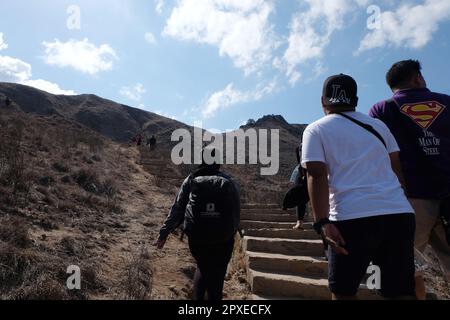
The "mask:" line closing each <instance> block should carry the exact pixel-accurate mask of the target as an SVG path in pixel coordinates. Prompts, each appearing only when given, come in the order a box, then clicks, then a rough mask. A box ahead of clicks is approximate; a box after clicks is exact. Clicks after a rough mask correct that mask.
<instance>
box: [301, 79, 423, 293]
mask: <svg viewBox="0 0 450 320" xmlns="http://www.w3.org/2000/svg"><path fill="white" fill-rule="evenodd" d="M357 105H358V97H357V84H356V82H355V80H354V79H353V78H351V77H350V76H347V75H343V74H340V75H336V76H333V77H330V78H328V79H327V80H326V81H325V84H324V89H323V96H322V106H323V109H324V112H325V114H326V116H325V117H324V118H322V119H320V120H318V121H316V122H314V123H313V124H311V125H309V126H308V127H307V128H306V130H305V132H304V135H303V151H302V166H303V167H304V168H306V169H307V171H308V187H309V194H310V198H311V205H312V208H313V214H314V219H315V221H316V223H315V224H314V227H315V229H316V231H317V232H318V233H319V234H321V235H322V237H323V238H324V239H325V241H327V242H328V244H329V249H328V259H329V287H330V290H331V292H332V294H333V299H352V298H355V297H356V293H357V291H358V288H359V285H360V283H361V281H362V279H363V277H364V275H365V273H366V270H367V268H368V266H369V265H370V263H371V262H372V263H373V264H375V265H377V266H378V267H379V268H380V270H381V288H380V292H381V294H382V295H383V296H385V297H387V298H397V297H405V296H407V297H414V233H415V216H414V210H413V209H412V207H411V206H410V204H409V202H408V200H407V199H406V196H405V193H404V191H403V188H402V184H401V183H400V181H403V178H402V174H401V167H400V161H399V151H400V150H399V147H398V145H397V143H396V141H395V139H394V137H393V136H392V134H391V133H390V131H389V129H388V128H387V127H386V125H385V124H384V123H382V122H381V121H379V120H376V119H373V118H370V117H369V116H366V115H364V114H362V113H359V112H356V111H355V110H356V106H357Z"/></svg>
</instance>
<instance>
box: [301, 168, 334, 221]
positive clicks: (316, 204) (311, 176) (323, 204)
mask: <svg viewBox="0 0 450 320" xmlns="http://www.w3.org/2000/svg"><path fill="white" fill-rule="evenodd" d="M306 171H307V172H308V191H309V198H310V201H311V206H312V210H313V215H314V221H316V222H317V221H320V220H322V219H327V218H328V216H329V212H330V204H329V188H328V170H327V167H326V165H325V163H322V162H308V163H306Z"/></svg>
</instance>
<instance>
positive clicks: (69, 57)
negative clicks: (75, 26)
mask: <svg viewBox="0 0 450 320" xmlns="http://www.w3.org/2000/svg"><path fill="white" fill-rule="evenodd" d="M42 44H43V45H44V47H45V57H44V59H45V62H46V63H47V64H49V65H54V66H58V67H61V68H64V67H72V68H74V69H75V70H78V71H81V72H83V73H88V74H91V75H94V74H96V73H98V72H100V71H107V70H111V69H112V67H113V64H114V61H115V60H117V59H118V58H117V55H116V52H115V51H114V50H113V49H112V48H111V47H110V46H109V45H108V44H102V45H100V46H98V47H97V46H96V45H95V44H93V43H91V42H89V40H88V39H87V38H85V39H84V40H81V41H78V40H74V39H71V40H69V41H67V42H60V41H59V40H58V39H55V41H53V42H43V43H42Z"/></svg>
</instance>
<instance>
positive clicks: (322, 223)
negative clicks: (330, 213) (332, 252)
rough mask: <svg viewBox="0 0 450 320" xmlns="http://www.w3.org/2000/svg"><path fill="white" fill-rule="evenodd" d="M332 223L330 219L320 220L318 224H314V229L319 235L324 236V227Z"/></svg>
mask: <svg viewBox="0 0 450 320" xmlns="http://www.w3.org/2000/svg"><path fill="white" fill-rule="evenodd" d="M330 223H331V221H330V219H328V218H324V219H320V220H319V221H318V222H316V223H314V224H313V228H314V230H316V232H317V233H318V234H319V235H322V227H323V226H325V225H327V224H330Z"/></svg>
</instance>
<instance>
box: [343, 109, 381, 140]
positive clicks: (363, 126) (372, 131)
mask: <svg viewBox="0 0 450 320" xmlns="http://www.w3.org/2000/svg"><path fill="white" fill-rule="evenodd" d="M336 114H338V115H340V116H342V117H344V118H347V119H348V120H350V121H351V122H353V123H356V124H357V125H358V126H360V127H362V128H364V129H366V130H367V131H369V132H370V133H371V134H373V135H374V136H375V137H377V138H378V140H380V141H381V143H382V144H383V145H384V147H385V148H386V149H387V145H386V142H385V141H384V139H383V137H382V136H381V134H379V133H378V131H377V130H375V129H374V128H373V127H372V126H371V125H370V124H367V123H363V122H361V121H359V120H356V119H354V118H352V117H350V116H348V115H346V114H344V113H341V112H336Z"/></svg>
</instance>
